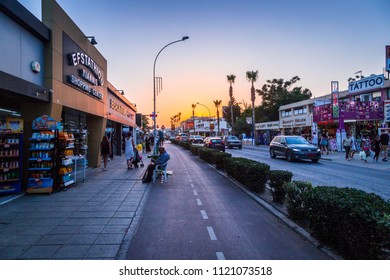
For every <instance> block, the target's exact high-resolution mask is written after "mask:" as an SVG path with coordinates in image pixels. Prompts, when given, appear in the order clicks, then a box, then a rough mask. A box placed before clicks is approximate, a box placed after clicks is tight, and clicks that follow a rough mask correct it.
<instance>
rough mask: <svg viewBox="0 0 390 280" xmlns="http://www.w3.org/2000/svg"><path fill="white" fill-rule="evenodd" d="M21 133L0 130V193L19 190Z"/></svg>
mask: <svg viewBox="0 0 390 280" xmlns="http://www.w3.org/2000/svg"><path fill="white" fill-rule="evenodd" d="M22 147H23V134H22V133H12V132H11V130H1V131H0V194H10V193H18V192H20V191H21V179H22V178H21V174H22V151H23V149H22Z"/></svg>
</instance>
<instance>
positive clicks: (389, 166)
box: [227, 145, 390, 171]
mask: <svg viewBox="0 0 390 280" xmlns="http://www.w3.org/2000/svg"><path fill="white" fill-rule="evenodd" d="M242 148H243V149H252V150H259V151H268V150H269V146H264V145H260V146H252V145H243V146H242ZM227 152H229V151H227ZM321 160H326V161H332V162H337V163H340V164H345V165H353V166H360V167H365V168H369V169H376V170H389V171H390V158H389V161H388V162H384V161H382V158H381V157H379V160H378V162H376V161H373V158H372V157H369V158H367V163H366V162H364V161H362V160H360V158H359V153H358V152H357V153H356V154H355V155H354V158H353V159H352V160H350V161H347V160H346V159H345V153H344V152H333V153H330V154H329V155H326V154H324V155H321ZM321 160H320V161H321Z"/></svg>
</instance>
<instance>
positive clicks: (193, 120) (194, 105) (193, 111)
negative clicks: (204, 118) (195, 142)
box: [191, 104, 196, 134]
mask: <svg viewBox="0 0 390 280" xmlns="http://www.w3.org/2000/svg"><path fill="white" fill-rule="evenodd" d="M191 107H192V122H193V124H194V134H195V108H196V104H192V105H191Z"/></svg>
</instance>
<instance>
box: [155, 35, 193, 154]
mask: <svg viewBox="0 0 390 280" xmlns="http://www.w3.org/2000/svg"><path fill="white" fill-rule="evenodd" d="M189 38H190V37H188V36H184V37H182V38H181V39H180V40H176V41H173V42H170V43H169V44H166V45H165V46H164V47H163V48H162V49H161V50H160V51H159V52H158V54H157V55H156V58H155V59H154V63H153V113H152V117H153V135H154V148H153V154H157V148H158V147H157V145H156V144H157V127H156V125H157V122H156V118H157V115H156V61H157V58H158V56H159V55H160V53H161V52H162V51H163V50H164V49H165V48H166V47H168V46H170V45H172V44H175V43H179V42H182V41H185V40H187V39H189Z"/></svg>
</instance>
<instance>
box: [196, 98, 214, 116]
mask: <svg viewBox="0 0 390 280" xmlns="http://www.w3.org/2000/svg"><path fill="white" fill-rule="evenodd" d="M196 104H198V105H201V106H203V107H206V109H207V111H209V118H211V114H210V109H209V107H207V106H206V105H203V104H200V103H199V102H196Z"/></svg>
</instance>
